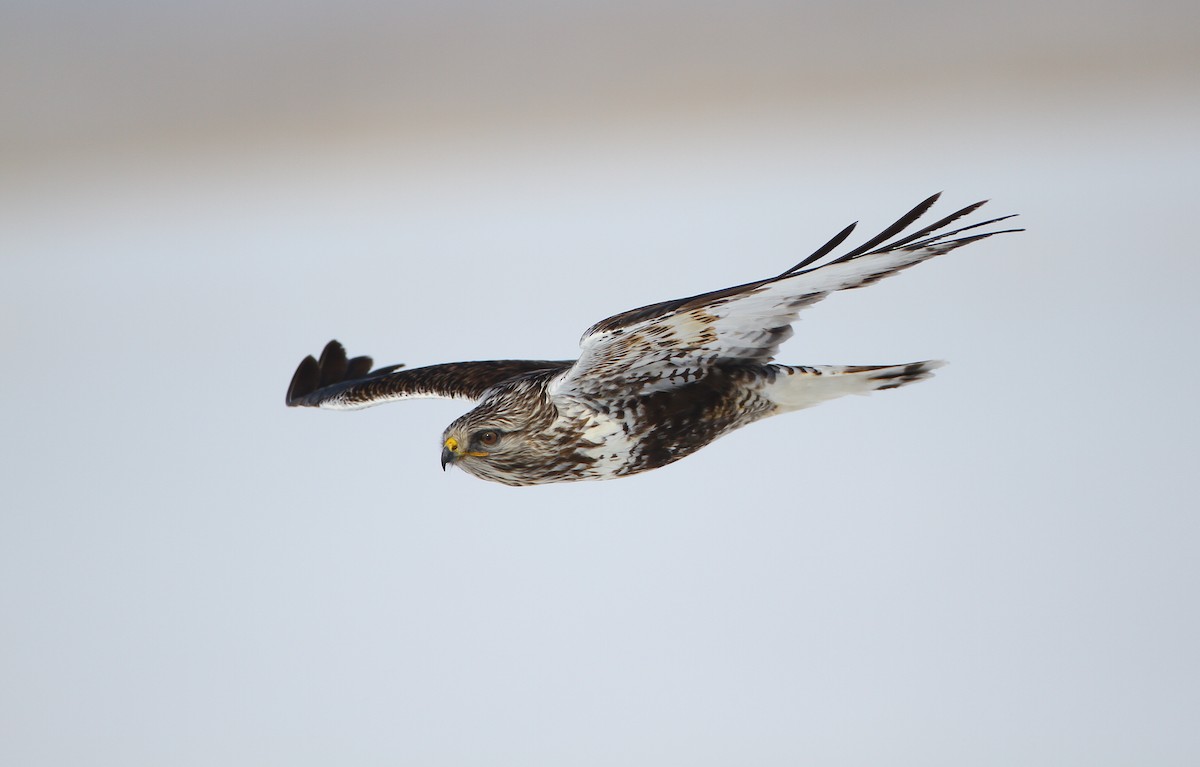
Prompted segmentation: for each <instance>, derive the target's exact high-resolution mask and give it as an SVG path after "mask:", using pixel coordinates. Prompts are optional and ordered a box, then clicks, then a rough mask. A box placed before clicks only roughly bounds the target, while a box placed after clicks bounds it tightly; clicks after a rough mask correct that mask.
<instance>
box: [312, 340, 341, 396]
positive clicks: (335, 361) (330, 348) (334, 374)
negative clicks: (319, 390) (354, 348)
mask: <svg viewBox="0 0 1200 767" xmlns="http://www.w3.org/2000/svg"><path fill="white" fill-rule="evenodd" d="M346 364H347V360H346V350H345V348H343V347H342V345H341V344H340V343H338V342H337V341H330V342H329V343H327V344H325V348H324V349H322V350H321V359H320V360H318V362H317V365H318V366H319V367H320V369H321V386H328V385H329V384H331V383H337V382H338V381H343V380H345V378H346Z"/></svg>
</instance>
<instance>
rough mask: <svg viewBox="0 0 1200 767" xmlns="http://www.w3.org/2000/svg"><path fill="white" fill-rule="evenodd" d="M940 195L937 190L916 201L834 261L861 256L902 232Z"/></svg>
mask: <svg viewBox="0 0 1200 767" xmlns="http://www.w3.org/2000/svg"><path fill="white" fill-rule="evenodd" d="M941 196H942V193H941V192H937V193H936V194H931V195H929V196H928V197H926V198H925V199H924V200H922V201H921V202H919V203H917V204H916V206H915V207H913V209H912V210H910V211H909V212H907V213H905V214H904V215H903V216H901V217H900V218H899V219H898V220H897V221H896V223H894V224H892V225H891V226H889V227H888V228H887V229H884V230H883V231H882V232H880V233H879V234H877V235H875V236H874V237H872V238H871V239H870V240H868V241H867V242H864V243H863V244H862V245H859V246H858V247H857V248H855V249H854V250H852V251H850V252H849V253H847V254H846V255H844V256H842V257H841V258H839V259H838V260H837V261H835V262H834V263H839V262H842V261H849V260H850V259H852V258H857V257H858V256H861V255H863V254H864V253H867V252H869V251H870V250H871V249H872V248H874V247H875V246H877V245H880V244H882V243H884V242H887V241H888V240H889V239H891V238H892V237H895V236H896V235H897V234H900V232H903V231H904V230H905V229H907V228H908V227H909V225H910V224H912V223H913V222H914V221H916V220H917V219H918V218H920V217H921V216H923V215H925V211H927V210H929V209H930V208H931V207H933V204H934V203H935V202H937V201H938V198H939V197H941Z"/></svg>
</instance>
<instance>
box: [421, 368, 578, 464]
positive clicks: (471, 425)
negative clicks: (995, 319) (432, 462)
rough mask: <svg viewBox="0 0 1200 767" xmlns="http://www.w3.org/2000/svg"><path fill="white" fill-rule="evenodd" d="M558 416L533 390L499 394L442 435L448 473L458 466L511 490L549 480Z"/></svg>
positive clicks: (508, 388)
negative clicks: (552, 430) (550, 432)
mask: <svg viewBox="0 0 1200 767" xmlns="http://www.w3.org/2000/svg"><path fill="white" fill-rule="evenodd" d="M555 415H556V411H555V408H554V406H553V405H551V404H550V403H549V402H547V401H546V400H545V399H544V397H543V396H542V393H541V392H539V391H535V390H533V389H532V388H531V387H527V386H520V385H517V386H504V387H503V388H500V389H497V390H493V392H491V393H490V394H489V396H486V397H485V398H484V400H483V401H482V402H481V403H480V404H479V406H478V407H476V408H475V409H474V410H472V411H470V412H469V413H466V414H464V415H462V416H461V417H459V418H458V419H457V420H455V421H454V423H452V424H450V425H449V426H447V427H446V431H445V432H444V433H443V434H442V469H443V470H444V469H446V468H447V467H449V466H457V467H459V468H460V469H462V470H463V471H465V472H467V473H468V474H471V475H472V476H475V477H478V478H480V479H488V480H492V481H493V482H502V483H504V484H506V485H529V484H536V483H538V482H542V481H546V480H545V479H542V478H541V476H540V473H541V472H542V471H543V470H544V468H545V467H546V466H547V464H548V462H551V461H550V458H551V456H550V455H549V454H548V453H549V452H550V451H549V450H548V446H547V444H546V442H547V429H548V427H549V426H550V424H551V423H552V422H553V421H554V417H555Z"/></svg>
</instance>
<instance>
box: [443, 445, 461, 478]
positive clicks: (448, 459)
mask: <svg viewBox="0 0 1200 767" xmlns="http://www.w3.org/2000/svg"><path fill="white" fill-rule="evenodd" d="M460 455H462V452H461V451H460V450H459V449H458V440H456V439H455V438H454V437H447V438H446V443H445V444H444V445H442V471H445V470H446V466H447V465H449V464H452V463H454V462H455V461H457V460H458V457H459V456H460Z"/></svg>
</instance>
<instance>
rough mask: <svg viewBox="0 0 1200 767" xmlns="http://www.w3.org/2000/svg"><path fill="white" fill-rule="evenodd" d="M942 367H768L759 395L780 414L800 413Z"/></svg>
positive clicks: (933, 364)
mask: <svg viewBox="0 0 1200 767" xmlns="http://www.w3.org/2000/svg"><path fill="white" fill-rule="evenodd" d="M945 364H946V363H945V362H944V361H942V360H924V361H922V362H909V363H907V364H904V365H813V366H807V365H768V366H767V369H768V370H769V371H770V375H769V376H768V379H767V381H766V383H765V386H764V388H763V394H764V395H766V396H767V398H769V399H770V400H771V401H772V402H774V403H775V404H776V406H778V408H779V411H780V412H786V411H790V410H800V409H802V408H806V407H812V406H813V405H818V404H820V403H822V402H826V401H828V400H831V399H837V398H838V397H843V396H845V395H847V394H870V393H871V392H873V391H881V390H883V389H897V388H899V387H901V386H907V385H908V384H910V383H915V382H917V381H924V380H925V379H926V378H932V377H933V371H934V370H936V369H937V368H940V367H941V366H942V365H945Z"/></svg>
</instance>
